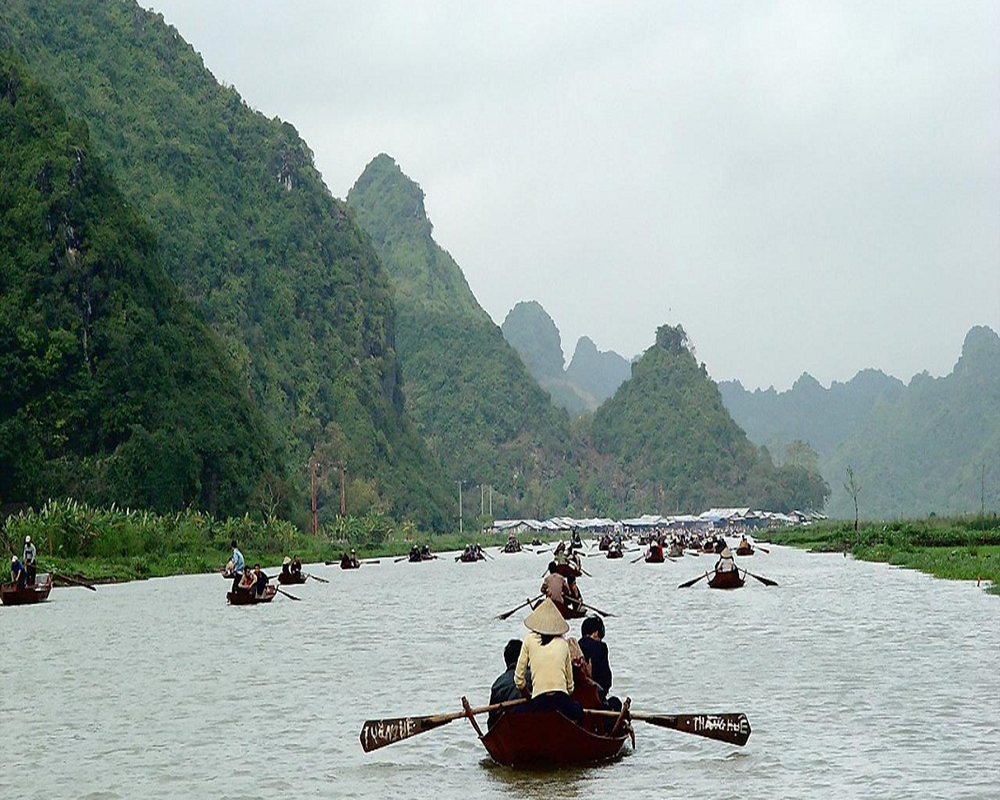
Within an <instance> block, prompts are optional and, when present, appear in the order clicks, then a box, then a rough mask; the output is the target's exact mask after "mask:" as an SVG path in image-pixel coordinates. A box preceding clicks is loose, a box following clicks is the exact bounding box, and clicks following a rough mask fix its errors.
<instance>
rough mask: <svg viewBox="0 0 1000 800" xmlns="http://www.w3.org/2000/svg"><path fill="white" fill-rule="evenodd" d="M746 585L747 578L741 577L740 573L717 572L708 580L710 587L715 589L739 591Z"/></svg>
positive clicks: (735, 571) (736, 571) (736, 570)
mask: <svg viewBox="0 0 1000 800" xmlns="http://www.w3.org/2000/svg"><path fill="white" fill-rule="evenodd" d="M744 583H746V577H741V576H740V571H739V570H738V569H734V570H732V571H731V572H716V573H715V574H713V575H712V577H711V578H709V579H708V585H709V586H711V587H712V588H713V589H739V588H740V587H741V586H742V585H743V584H744Z"/></svg>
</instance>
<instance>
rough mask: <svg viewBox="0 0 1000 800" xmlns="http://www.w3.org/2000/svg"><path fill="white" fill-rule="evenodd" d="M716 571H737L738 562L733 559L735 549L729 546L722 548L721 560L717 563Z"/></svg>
mask: <svg viewBox="0 0 1000 800" xmlns="http://www.w3.org/2000/svg"><path fill="white" fill-rule="evenodd" d="M715 571H716V572H735V571H736V562H735V561H734V560H733V551H732V550H730V549H729V547H728V546H726V547H723V548H722V552H721V553H719V562H718V563H717V564H716V565H715Z"/></svg>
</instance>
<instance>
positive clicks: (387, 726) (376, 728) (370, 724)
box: [360, 700, 525, 753]
mask: <svg viewBox="0 0 1000 800" xmlns="http://www.w3.org/2000/svg"><path fill="white" fill-rule="evenodd" d="M523 702H525V701H524V700H506V701H504V702H503V703H494V704H493V705H489V706H482V707H481V708H472V709H469V713H471V714H487V713H489V712H490V711H499V710H500V709H501V708H510V707H511V706H517V705H520V704H521V703H523ZM464 716H466V712H465V711H455V712H454V713H451V714H434V715H432V716H429V717H397V718H394V719H370V720H367V721H366V722H365V724H364V725H363V726H362V727H361V736H360V739H361V749H362V750H364V751H365V752H366V753H370V752H371V751H372V750H377V749H378V748H380V747H385V746H386V745H390V744H395V743H396V742H401V741H403V739H409V738H410V737H411V736H416V735H417V734H418V733H424V732H425V731H429V730H433V729H434V728H438V727H440V726H442V725H447V724H448V723H449V722H452V721H454V720H456V719H461V718H462V717H464Z"/></svg>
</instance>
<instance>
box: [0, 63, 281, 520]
mask: <svg viewBox="0 0 1000 800" xmlns="http://www.w3.org/2000/svg"><path fill="white" fill-rule="evenodd" d="M0 176H2V180H0V375H2V376H3V378H2V380H3V390H2V392H0V464H2V465H3V469H0V501H2V502H3V503H11V504H16V503H26V504H32V505H35V506H36V507H39V506H41V505H42V504H43V503H44V502H45V500H46V499H47V498H49V497H58V496H65V495H72V496H74V497H76V498H77V499H80V500H84V501H90V502H93V503H97V504H105V505H110V504H111V503H112V502H118V503H120V504H121V505H125V506H132V507H142V508H149V509H153V510H157V511H161V512H162V511H171V510H175V509H181V508H185V507H187V506H196V507H200V508H203V509H205V510H208V511H210V512H213V513H220V514H242V513H243V511H244V509H245V508H246V507H247V506H248V505H249V504H250V503H251V500H252V497H253V495H254V494H255V493H258V494H259V493H260V492H261V491H262V490H263V489H264V487H265V486H266V485H267V484H268V483H272V484H273V483H275V482H279V481H280V480H281V479H282V477H283V476H282V470H283V468H284V465H283V463H282V462H281V460H280V458H279V454H278V449H277V447H276V443H275V442H274V441H273V439H272V438H271V437H270V436H269V434H268V429H267V426H266V425H265V424H264V419H263V417H262V415H261V414H260V413H259V411H258V410H257V408H256V407H255V405H254V404H253V402H252V401H251V400H250V399H249V398H248V397H247V396H246V393H245V390H244V388H243V383H242V382H241V380H240V376H239V374H238V372H237V371H236V369H235V368H234V367H233V365H232V361H231V360H230V359H229V357H228V356H227V355H226V353H225V351H224V349H223V344H222V342H221V341H220V340H219V339H218V337H217V336H216V335H214V334H213V333H212V332H211V331H210V330H209V329H208V328H207V327H206V326H205V325H204V323H203V322H202V321H201V320H200V318H199V316H198V314H197V313H196V312H195V310H194V308H193V307H192V306H191V304H190V303H188V302H187V301H186V300H185V299H184V298H183V297H182V296H181V294H180V293H179V292H178V291H177V289H176V288H175V287H174V286H173V284H172V283H171V281H170V280H169V279H168V278H167V276H166V275H165V273H164V271H163V269H162V267H161V265H160V261H159V255H158V252H157V246H156V237H155V236H154V235H152V233H151V232H150V231H149V229H148V228H147V226H146V225H145V223H144V222H143V220H142V219H141V218H140V217H139V215H138V214H137V213H136V212H135V210H134V209H133V208H132V207H131V206H130V205H129V204H128V203H127V202H126V201H125V199H124V198H123V196H122V194H121V192H119V190H118V188H117V186H116V185H115V183H114V181H113V180H112V178H111V177H110V175H109V174H108V172H107V170H105V169H104V167H103V165H102V164H101V161H100V159H99V158H97V157H95V156H94V155H93V153H92V148H91V145H90V142H89V138H88V132H87V127H86V125H84V124H82V123H79V122H74V123H72V124H71V123H70V122H68V121H67V118H66V115H65V113H64V112H63V110H62V108H61V107H60V106H59V104H58V103H57V102H56V101H55V100H54V99H53V97H52V95H51V93H50V92H49V91H48V89H46V88H45V87H44V86H42V85H41V84H39V83H37V82H35V81H34V80H32V79H31V78H30V77H29V76H28V74H27V70H26V68H25V67H24V66H23V64H22V63H20V62H19V60H18V59H16V58H15V57H14V56H12V55H11V54H10V53H9V52H7V53H3V52H0Z"/></svg>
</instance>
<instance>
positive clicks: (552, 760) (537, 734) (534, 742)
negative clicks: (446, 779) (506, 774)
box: [470, 711, 630, 767]
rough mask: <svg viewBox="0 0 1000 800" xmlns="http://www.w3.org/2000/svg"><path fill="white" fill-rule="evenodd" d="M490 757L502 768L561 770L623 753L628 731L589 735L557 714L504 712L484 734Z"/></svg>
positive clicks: (477, 729) (482, 740)
mask: <svg viewBox="0 0 1000 800" xmlns="http://www.w3.org/2000/svg"><path fill="white" fill-rule="evenodd" d="M470 719H471V720H472V722H473V727H474V728H475V729H476V733H477V734H479V739H480V741H481V742H482V743H483V747H485V748H486V752H487V753H489V754H490V758H492V759H493V760H494V761H496V762H497V763H498V764H502V765H503V766H505V767H564V766H578V765H582V764H594V763H600V762H602V761H610V760H612V759H615V758H619V757H620V756H621V755H623V754H624V752H625V749H626V747H627V742H628V740H629V736H630V731H629V730H628V729H626V728H625V727H624V726H623V728H622V729H621V730H619V731H618V733H617V734H615V735H614V736H607V735H603V734H597V733H593V732H591V731H589V730H587V729H586V728H583V727H581V726H580V725H577V724H576V723H575V722H573V721H572V720H571V719H569V718H568V717H564V716H563V715H562V714H560V713H559V712H558V711H508V712H507V713H506V714H504V715H503V716H501V717H500V719H499V720H498V721H497V723H496V724H495V725H494V726H493V727H492V728H490V729H489V731H488V732H487V733H486V734H485V735H484V734H483V733H482V731H481V730H480V729H479V726H478V725H477V724H476V723H475V717H472V716H471V715H470Z"/></svg>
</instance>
